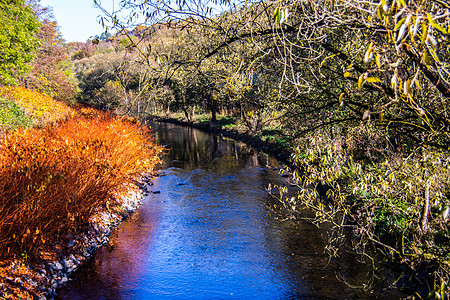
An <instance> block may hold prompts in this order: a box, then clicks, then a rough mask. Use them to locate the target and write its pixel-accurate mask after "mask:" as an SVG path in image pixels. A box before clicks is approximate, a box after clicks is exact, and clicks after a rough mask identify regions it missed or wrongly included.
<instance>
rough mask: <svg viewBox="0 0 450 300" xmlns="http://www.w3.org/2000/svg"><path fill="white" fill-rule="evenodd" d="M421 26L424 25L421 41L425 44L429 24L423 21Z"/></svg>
mask: <svg viewBox="0 0 450 300" xmlns="http://www.w3.org/2000/svg"><path fill="white" fill-rule="evenodd" d="M420 26H422V38H421V40H420V43H421V44H424V43H425V41H426V40H427V37H428V26H427V24H425V22H422V24H421V25H420Z"/></svg>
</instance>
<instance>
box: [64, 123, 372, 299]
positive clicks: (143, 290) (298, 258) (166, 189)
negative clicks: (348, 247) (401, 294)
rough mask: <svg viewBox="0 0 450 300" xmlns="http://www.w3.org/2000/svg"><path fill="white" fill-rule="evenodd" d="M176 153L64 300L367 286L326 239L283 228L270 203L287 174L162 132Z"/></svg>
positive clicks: (319, 291)
mask: <svg viewBox="0 0 450 300" xmlns="http://www.w3.org/2000/svg"><path fill="white" fill-rule="evenodd" d="M154 132H155V134H156V136H157V140H158V141H159V143H161V144H163V145H166V146H167V147H168V148H169V149H170V151H169V152H168V153H167V155H165V157H164V163H163V165H162V166H161V171H160V175H161V176H160V177H159V178H157V179H155V180H154V185H153V186H152V187H151V189H152V191H153V192H155V193H150V195H149V196H148V197H146V198H145V199H144V201H143V204H142V206H141V207H140V208H139V210H138V211H136V212H135V213H134V214H133V215H132V216H131V217H130V218H129V219H128V220H126V221H125V222H124V223H123V224H122V225H121V226H120V228H119V229H118V230H117V231H116V232H115V233H114V234H113V236H112V239H111V241H110V243H109V245H108V246H105V247H103V248H101V249H100V250H99V251H98V252H97V253H96V254H95V255H94V257H93V258H92V259H91V261H90V262H88V263H87V264H86V265H85V267H84V268H83V269H82V270H81V271H79V272H78V273H77V274H76V275H75V276H74V278H73V280H72V281H71V282H70V283H69V284H68V285H67V287H65V288H64V289H62V290H61V291H60V293H59V297H58V298H59V299H242V298H252V299H253V298H258V299H348V298H355V299H356V298H361V297H365V298H371V295H370V294H368V295H361V294H356V292H355V290H353V289H350V288H349V287H348V286H347V285H346V284H344V283H342V282H341V281H339V280H337V278H336V274H337V273H341V274H344V275H345V276H346V278H347V279H348V280H349V282H353V283H360V282H359V281H360V279H363V278H366V277H367V276H366V274H365V271H364V268H362V266H361V265H359V264H358V263H356V262H355V259H354V258H353V257H351V256H349V255H347V256H345V257H342V258H341V259H340V260H337V261H330V260H329V259H328V256H327V255H326V254H325V253H324V247H325V241H326V234H325V233H324V232H323V231H321V230H319V229H317V228H316V227H314V226H313V225H311V224H308V223H299V222H291V221H286V222H280V221H277V220H276V219H275V218H273V217H272V216H271V215H270V212H269V211H268V210H267V209H266V207H265V206H264V203H266V202H268V201H270V196H269V195H268V194H267V193H266V191H265V188H266V187H267V185H268V184H269V183H272V184H280V183H281V181H280V180H281V179H280V177H279V175H278V172H277V169H276V168H277V167H280V165H279V164H278V163H277V162H276V161H275V160H274V159H272V158H270V157H268V156H267V155H264V154H258V153H257V152H256V151H255V150H253V149H251V148H250V147H247V146H246V145H245V144H243V143H240V142H236V141H232V140H227V139H225V138H222V137H221V136H218V135H212V134H206V133H202V132H200V131H198V130H195V129H192V128H184V127H179V126H176V125H171V124H157V125H155V126H154Z"/></svg>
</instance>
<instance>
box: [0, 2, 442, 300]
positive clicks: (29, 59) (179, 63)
mask: <svg viewBox="0 0 450 300" xmlns="http://www.w3.org/2000/svg"><path fill="white" fill-rule="evenodd" d="M94 3H95V5H96V6H97V7H98V8H99V11H100V12H101V15H100V16H101V20H100V21H101V23H102V24H103V26H104V32H102V33H99V35H97V36H95V37H94V38H93V39H92V40H88V41H87V42H86V43H65V42H64V41H63V40H62V38H61V37H60V33H59V31H58V26H57V23H56V21H55V20H54V18H53V17H52V16H51V12H50V11H49V10H48V9H47V8H44V7H42V6H41V5H40V4H39V1H23V0H11V1H6V2H5V1H4V2H1V3H0V6H1V14H2V18H1V20H0V53H1V56H0V82H1V88H0V97H1V98H0V101H1V102H0V125H1V127H0V130H1V133H0V134H2V141H1V144H0V147H1V148H2V150H1V154H0V157H1V160H0V165H1V166H2V167H1V174H0V178H4V179H2V180H1V181H0V182H1V183H0V197H1V199H2V200H1V201H2V206H1V210H2V211H1V213H0V214H1V215H2V218H1V220H2V221H1V222H2V223H0V226H1V233H0V241H1V243H2V245H5V246H4V247H3V246H2V247H1V249H0V256H2V257H4V258H5V259H6V258H8V259H9V258H10V257H11V256H14V255H15V256H19V255H21V254H23V253H25V252H24V251H26V253H30V252H33V251H35V252H36V251H39V250H42V249H44V248H45V242H44V241H45V240H47V239H49V238H51V236H53V235H54V231H52V230H51V226H54V228H57V227H58V226H60V225H58V224H59V223H58V224H56V223H55V224H56V225H51V226H50V225H48V224H47V225H45V224H42V223H40V222H41V221H39V220H38V216H36V217H33V218H30V217H25V218H23V216H29V214H30V213H31V212H32V211H33V209H34V208H33V206H35V205H39V204H37V203H38V202H39V201H40V200H39V201H37V200H36V199H41V198H42V195H43V191H44V190H45V189H50V190H51V191H53V190H52V187H54V186H62V188H64V186H66V185H68V186H70V185H71V184H72V183H71V182H70V180H71V179H70V178H66V175H64V174H66V173H64V172H68V173H67V174H69V173H70V174H74V176H75V177H74V178H76V179H77V180H81V179H80V178H84V179H83V180H84V182H83V184H86V185H88V184H89V183H88V182H89V176H90V174H93V173H89V172H104V173H105V174H108V175H107V176H106V175H105V178H106V177H108V176H109V177H108V178H110V180H111V182H107V183H105V185H102V186H101V187H100V189H101V190H102V193H101V195H100V194H99V198H95V203H93V204H86V206H85V205H84V204H81V203H80V204H79V205H77V207H76V209H77V211H76V212H73V211H72V210H69V211H66V210H64V213H63V214H64V216H62V217H61V218H62V219H63V220H68V219H69V220H70V222H69V223H68V224H71V225H70V226H69V227H70V228H67V230H69V231H70V230H75V229H74V228H81V227H82V225H83V224H84V222H85V220H84V219H83V216H86V215H89V213H90V212H91V211H92V208H93V207H96V206H99V205H100V206H102V205H105V203H106V202H107V200H108V199H110V197H111V195H110V194H109V193H110V192H111V191H113V190H114V189H117V188H120V187H121V185H123V184H124V183H129V182H131V181H130V180H131V179H130V178H132V176H131V175H132V174H136V173H139V172H142V171H143V170H148V169H151V168H153V166H154V165H155V164H156V162H157V160H156V158H155V160H154V161H148V162H146V163H144V164H143V165H142V166H137V165H127V166H123V163H122V162H121V161H120V160H121V159H122V158H121V157H120V155H121V154H114V153H110V151H108V149H112V148H114V147H115V146H111V145H108V146H106V144H108V143H113V140H114V143H121V141H120V140H117V141H116V140H115V138H114V136H113V133H112V132H111V133H108V132H107V130H103V129H102V132H104V136H96V134H87V133H86V136H83V137H80V139H82V140H81V141H78V137H75V135H74V133H75V132H77V131H78V130H77V129H75V128H78V127H83V126H87V127H83V128H89V130H92V131H91V132H97V131H95V130H96V129H95V128H96V127H98V128H110V127H111V126H123V130H125V131H126V130H131V131H133V132H134V130H143V129H142V128H144V127H143V126H141V125H140V124H145V123H146V122H150V121H149V120H152V119H153V118H155V117H158V118H159V119H160V120H181V121H184V122H186V123H188V124H207V126H208V127H209V128H216V129H217V128H218V130H235V131H236V132H239V133H245V134H250V135H253V136H257V137H260V138H261V140H262V141H265V142H267V143H268V145H273V146H277V147H282V148H284V149H288V150H289V151H290V152H291V153H292V156H291V162H290V163H291V164H292V166H293V167H292V170H291V174H292V176H291V178H290V179H291V181H292V185H295V186H297V187H300V188H301V190H302V192H301V193H299V194H298V195H297V196H296V197H294V198H287V197H286V196H284V195H285V194H286V190H285V189H286V188H283V189H281V190H280V194H279V197H278V199H277V201H278V202H279V204H280V206H282V207H283V209H282V211H275V212H276V213H278V214H279V216H280V218H286V217H287V218H289V219H294V220H295V219H298V218H301V215H300V214H299V213H298V212H299V211H300V210H301V209H304V208H307V209H309V210H310V211H312V212H313V214H314V218H313V219H312V220H311V221H312V222H314V223H315V224H317V225H318V226H320V224H323V223H326V224H331V226H332V227H333V230H332V233H331V234H330V238H329V245H328V246H327V249H328V251H329V254H330V256H332V257H336V258H338V257H339V254H340V253H341V251H346V250H349V249H348V248H350V251H354V252H356V253H358V254H359V255H360V256H361V258H362V259H364V260H366V261H367V262H368V263H369V264H372V265H373V268H374V270H375V272H376V271H377V270H378V269H379V270H382V269H383V265H390V264H392V265H396V266H397V268H398V269H399V270H403V271H402V272H401V273H402V274H401V275H400V276H399V278H400V277H401V278H402V279H401V280H399V283H401V284H404V285H405V286H415V285H416V286H417V285H419V286H420V285H421V286H422V287H423V286H424V285H425V283H426V285H427V288H426V289H424V290H421V291H417V293H416V291H415V290H411V292H412V293H413V294H414V293H416V294H415V297H418V299H422V298H423V299H425V298H427V297H428V298H435V299H443V298H445V297H448V295H449V288H450V285H449V279H450V268H449V263H450V234H449V227H450V200H449V198H450V187H449V183H450V176H449V175H448V174H449V171H450V156H449V152H448V151H449V147H450V135H449V132H450V131H449V126H450V116H449V112H448V111H447V108H448V107H449V103H448V102H447V101H448V99H449V97H450V73H449V72H450V69H449V68H448V67H449V66H448V63H449V55H450V52H449V51H450V48H449V47H450V41H449V32H450V5H449V4H448V3H447V2H446V1H441V0H410V1H407V0H381V1H359V0H353V1H352V0H329V1H323V0H290V1H256V0H255V1H245V2H244V1H242V2H239V1H232V0H215V1H207V2H205V1H199V0H192V1H189V2H186V1H181V0H176V1H173V2H170V3H169V2H166V1H162V0H155V1H145V0H122V1H118V3H117V4H118V5H117V7H116V10H115V11H110V10H108V9H106V8H105V7H104V6H103V5H102V2H101V1H98V0H95V1H94ZM11 45H14V46H13V47H12V46H11ZM112 124H114V125H112ZM121 128H122V127H121ZM136 128H139V129H136ZM34 131H37V132H39V133H35V132H34ZM144 131H145V130H144ZM38 134H41V135H42V136H45V138H43V139H39V138H37V137H36V139H32V138H31V137H33V136H37V135H38ZM93 136H96V137H95V138H94V137H93ZM132 138H135V139H136V140H134V141H133V142H134V143H135V144H146V145H150V147H147V151H149V152H150V153H153V154H155V153H156V154H157V153H159V152H160V151H161V150H160V149H159V148H157V147H154V145H153V144H152V143H153V142H152V141H151V139H150V140H148V141H144V142H143V141H142V140H140V139H142V138H143V135H142V134H140V133H139V134H137V135H136V136H133V137H132V136H130V139H132ZM46 143H47V144H46ZM83 143H84V144H83ZM64 144H65V145H64ZM95 147H99V149H104V150H101V151H104V152H95V151H94V150H92V149H93V148H95ZM88 148H89V149H88ZM18 149H22V150H18ZM89 151H94V152H92V153H90V152H89ZM127 151H130V152H132V151H133V150H132V149H128V150H127ZM53 155H54V157H53ZM122 155H123V154H122ZM133 155H135V158H134V159H135V161H142V157H144V156H140V155H141V154H139V153H138V152H136V153H134V154H133ZM68 156H70V157H72V158H71V159H76V160H79V159H87V161H86V162H82V164H86V165H93V166H96V167H95V170H91V171H89V172H88V173H86V174H84V173H83V174H81V173H80V174H79V173H77V172H81V170H85V168H81V167H80V170H69V169H67V168H68V166H63V165H61V164H59V162H58V161H59V160H61V157H68ZM111 157H116V159H117V160H118V161H113V160H111ZM100 159H101V161H99V160H100ZM44 160H45V161H44ZM69 164H70V163H69ZM39 172H40V174H39V177H34V176H37V175H36V174H37V173H39ZM116 172H118V173H116ZM11 174H16V175H14V176H12V175H11ZM61 174H62V175H61ZM102 174H103V173H102ZM83 176H85V177H86V178H85V177H83ZM97 176H98V175H97ZM13 178H14V182H12V179H13ZM62 178H64V179H62ZM116 179H117V180H118V181H115V180H116ZM119 179H120V180H119ZM30 180H31V181H32V182H33V184H32V185H30V184H29V182H30ZM74 180H75V179H74ZM58 181H60V182H59V183H57V182H58ZM55 182H56V183H55ZM62 182H64V184H62ZM93 184H94V183H93ZM95 184H97V183H95ZM13 187H14V188H15V189H17V190H14V189H13ZM89 188H91V186H89ZM89 188H86V189H87V190H86V192H92V191H89ZM92 189H94V190H95V192H94V193H97V188H96V187H95V185H94V186H92ZM99 193H100V192H99ZM45 194H46V195H49V199H48V200H46V201H49V203H53V202H52V201H53V198H52V197H53V196H52V194H51V193H47V192H46V193H45ZM76 196H77V197H81V198H83V197H84V198H85V196H84V195H76ZM67 197H68V198H67V199H58V201H59V202H61V203H59V202H58V203H54V204H52V205H62V206H64V207H65V209H66V207H68V206H70V205H67V203H72V202H71V201H72V200H71V199H73V198H72V197H75V195H73V196H70V195H68V196H67ZM81 198H80V199H81ZM10 199H14V200H10ZM11 202H14V204H13V205H12V206H11V204H10V203H11ZM91 205H92V206H91ZM67 209H69V208H67ZM71 209H72V208H71ZM74 209H75V208H74ZM19 215H20V216H22V219H24V220H27V222H30V223H29V224H26V225H23V226H22V227H21V228H22V229H21V230H22V231H17V228H15V227H14V228H13V227H11V224H12V223H14V222H16V221H15V220H16V218H18V217H19ZM8 218H10V219H8ZM43 218H45V214H43ZM42 226H44V227H42ZM45 226H49V229H48V231H46V228H45ZM4 228H6V229H4ZM47 232H48V233H47ZM17 236H19V237H23V238H22V240H21V241H20V242H19V241H18V239H17V238H16V237H17ZM14 251H15V252H14ZM383 262H384V263H383ZM380 272H381V271H380ZM425 290H426V291H425Z"/></svg>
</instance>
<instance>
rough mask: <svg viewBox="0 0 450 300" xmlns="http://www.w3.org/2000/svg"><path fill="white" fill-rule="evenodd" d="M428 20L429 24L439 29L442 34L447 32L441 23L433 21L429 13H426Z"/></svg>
mask: <svg viewBox="0 0 450 300" xmlns="http://www.w3.org/2000/svg"><path fill="white" fill-rule="evenodd" d="M427 18H428V22H430V25H431V26H433V27H434V28H435V29H437V30H438V31H440V32H441V33H442V34H447V30H445V29H444V27H442V26H441V25H439V24H438V23H436V22H434V20H433V18H432V17H431V15H430V13H427Z"/></svg>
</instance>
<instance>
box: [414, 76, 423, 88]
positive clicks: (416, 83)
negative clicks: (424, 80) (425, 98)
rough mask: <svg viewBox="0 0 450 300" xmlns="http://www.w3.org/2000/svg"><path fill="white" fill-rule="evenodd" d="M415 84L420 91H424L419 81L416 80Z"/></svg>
mask: <svg viewBox="0 0 450 300" xmlns="http://www.w3.org/2000/svg"><path fill="white" fill-rule="evenodd" d="M414 84H415V85H416V86H417V88H418V89H419V90H421V89H422V87H421V86H420V83H419V81H418V80H417V79H416V80H414Z"/></svg>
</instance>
